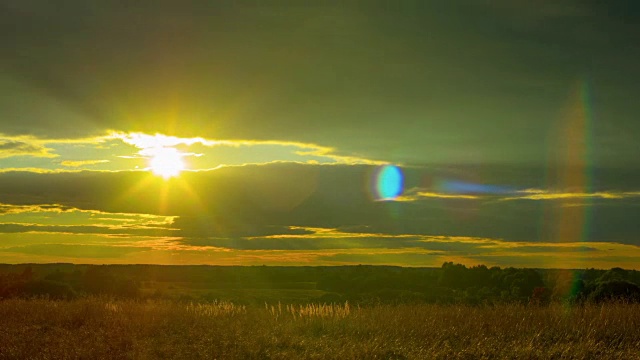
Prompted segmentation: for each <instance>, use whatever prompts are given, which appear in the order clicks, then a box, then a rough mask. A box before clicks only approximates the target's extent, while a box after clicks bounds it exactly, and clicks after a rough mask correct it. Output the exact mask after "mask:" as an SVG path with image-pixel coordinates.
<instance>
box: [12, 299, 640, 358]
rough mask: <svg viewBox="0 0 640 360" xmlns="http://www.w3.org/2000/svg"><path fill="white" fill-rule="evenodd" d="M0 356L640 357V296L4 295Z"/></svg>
mask: <svg viewBox="0 0 640 360" xmlns="http://www.w3.org/2000/svg"><path fill="white" fill-rule="evenodd" d="M0 345H1V346H0V359H200V358H202V359H537V358H540V359H547V358H553V359H594V358H606V359H636V358H640V304H624V303H608V304H600V305H597V304H583V305H574V306H567V305H562V304H550V305H545V306H536V305H525V304H498V305H492V306H471V305H438V304H404V305H403V304H399V305H375V306H358V305H351V304H349V303H348V302H347V303H341V304H330V305H325V304H297V305H287V304H264V305H262V306H245V305H236V304H233V303H231V302H226V301H214V302H210V303H191V302H179V301H168V300H152V299H147V300H140V299H134V300H122V299H121V300H116V299H113V298H108V297H83V298H78V299H74V300H48V299H21V298H14V299H6V300H2V301H0Z"/></svg>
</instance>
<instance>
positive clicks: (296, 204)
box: [0, 163, 638, 247]
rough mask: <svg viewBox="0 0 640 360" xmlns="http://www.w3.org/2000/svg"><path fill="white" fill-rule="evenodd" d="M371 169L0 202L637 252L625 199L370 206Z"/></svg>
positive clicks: (416, 175) (94, 183)
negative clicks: (608, 244)
mask: <svg viewBox="0 0 640 360" xmlns="http://www.w3.org/2000/svg"><path fill="white" fill-rule="evenodd" d="M374 170H375V168H374V167H372V166H346V165H325V166H320V165H303V164H293V163H279V164H270V165H251V166H249V165H247V166H238V167H226V168H220V169H217V170H213V171H206V172H192V173H189V172H185V173H183V174H182V175H181V176H180V177H178V178H174V179H170V180H168V181H165V180H163V179H161V178H158V177H156V176H153V175H151V174H149V173H146V172H114V173H110V172H89V171H85V172H76V173H50V174H36V173H26V172H8V173H0V202H2V203H5V204H13V205H37V204H60V206H66V207H74V208H78V209H84V210H99V211H104V212H118V213H143V214H158V215H175V216H179V218H178V219H176V220H175V223H174V224H173V227H174V228H176V229H179V231H177V232H176V234H178V235H183V236H185V237H193V238H216V237H224V238H240V237H258V236H268V235H281V234H284V235H301V236H300V237H304V236H303V235H305V234H309V232H310V231H314V230H312V229H309V228H313V227H317V228H325V229H332V228H333V229H338V230H339V231H341V232H345V233H354V234H356V233H362V232H365V233H372V234H376V233H380V234H414V235H442V236H471V237H480V238H498V239H504V240H507V241H545V242H577V241H612V242H620V243H627V244H638V239H637V236H636V233H637V224H636V223H637V214H638V206H637V205H636V204H635V203H634V202H632V201H630V200H628V199H598V200H597V201H593V202H585V203H584V204H582V205H583V206H569V207H565V206H564V205H565V204H564V203H563V202H562V201H561V200H558V199H554V200H549V201H543V200H517V201H499V197H497V196H496V195H491V194H483V196H480V197H479V199H477V200H467V199H447V198H442V199H441V198H436V199H432V198H425V199H421V200H419V201H410V202H404V201H374V196H373V195H372V194H371V189H372V187H373V183H372V181H373V180H372V179H374V177H375V173H376V172H375V171H374ZM477 170H478V169H476V170H473V169H466V170H464V169H458V171H457V173H459V174H467V176H470V175H469V174H470V173H472V172H473V171H477ZM497 172H498V173H501V172H499V171H497ZM502 172H503V173H510V172H513V169H512V170H510V171H502ZM452 173H455V172H453V171H451V170H447V171H446V172H442V171H437V170H429V169H418V168H413V169H412V168H407V169H406V171H405V175H406V184H407V185H408V186H414V185H416V184H420V183H423V184H426V185H427V186H431V187H432V188H434V189H437V188H438V185H437V183H438V181H440V180H438V181H435V182H433V181H432V179H433V178H437V179H447V178H449V177H451V176H452V175H451V174H452ZM527 173H528V174H531V173H535V172H532V171H528V172H525V175H526V174H527ZM441 174H444V175H441ZM487 178H490V177H489V176H487ZM501 178H502V179H503V180H504V179H508V178H509V177H501ZM510 178H512V179H518V178H526V176H522V175H517V176H516V175H512V176H511V177H510ZM425 179H426V180H425ZM504 181H506V180H504ZM525 181H528V182H530V183H531V182H540V180H535V179H525ZM430 182H432V184H431V185H429V183H430ZM513 184H517V183H512V185H513ZM485 195H486V196H485ZM505 196H508V195H505ZM291 226H294V227H301V228H303V229H300V228H290V227H291ZM89 230H90V229H87V231H89ZM113 231H116V230H113ZM129 231H133V230H129ZM141 231H142V230H141ZM216 241H218V240H216ZM219 241H222V240H219ZM225 241H227V240H225ZM363 241H364V240H363ZM385 241H386V240H385ZM398 241H399V242H402V241H405V240H398ZM235 244H238V245H237V246H247V247H250V246H251V245H250V244H257V243H247V242H238V243H235Z"/></svg>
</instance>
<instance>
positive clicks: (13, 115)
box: [0, 0, 640, 269]
mask: <svg viewBox="0 0 640 360" xmlns="http://www.w3.org/2000/svg"><path fill="white" fill-rule="evenodd" d="M0 42H1V43H2V44H3V51H2V52H0V262H2V263H47V262H71V263H99V264H103V263H105V264H121V263H150V264H215V265H263V264H264V265H347V264H375V265H382V264H384V265H401V266H440V265H441V264H442V263H443V262H445V261H453V262H459V263H463V264H466V265H476V264H486V265H491V266H503V267H504V266H517V267H538V268H591V267H595V268H611V267H624V268H635V269H640V265H639V264H640V261H638V260H640V227H639V226H638V220H637V219H638V216H640V156H638V154H639V151H638V150H639V148H638V145H637V139H638V138H640V121H639V120H640V119H638V114H640V102H638V101H637V100H636V99H635V96H634V95H637V94H640V83H639V82H638V81H637V79H638V78H640V67H638V66H637V64H638V63H639V62H640V47H638V46H637V44H638V43H640V4H638V3H637V1H634V0H616V1H609V2H603V1H595V0H566V1H562V2H557V1H553V0H539V1H525V0H476V1H471V0H469V1H463V0H460V1H435V0H422V1H401V2H384V1H367V2H356V1H346V2H343V1H341V2H333V1H326V2H298V1H292V2H286V1H285V2H282V1H278V2H275V1H264V2H250V1H233V2H232V1H216V2H208V1H206V2H205V1H202V2H199V1H194V2H188V3H187V2H181V1H165V0H157V1H146V0H143V1H137V2H135V4H133V3H123V2H115V1H114V2H101V3H96V2H87V1H78V0H71V1H65V2H57V3H51V2H46V1H39V0H21V1H3V2H2V3H1V4H0Z"/></svg>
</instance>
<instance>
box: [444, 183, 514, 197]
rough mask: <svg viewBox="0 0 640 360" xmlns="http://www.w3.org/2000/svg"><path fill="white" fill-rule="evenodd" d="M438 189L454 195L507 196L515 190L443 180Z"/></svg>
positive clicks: (505, 187)
mask: <svg viewBox="0 0 640 360" xmlns="http://www.w3.org/2000/svg"><path fill="white" fill-rule="evenodd" d="M439 187H440V189H441V190H442V191H444V192H448V193H456V194H509V193H514V192H516V191H517V189H515V188H512V187H507V186H498V185H485V184H476V183H469V182H463V181H455V180H445V181H443V182H441V183H440V186H439Z"/></svg>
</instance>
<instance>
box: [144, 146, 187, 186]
mask: <svg viewBox="0 0 640 360" xmlns="http://www.w3.org/2000/svg"><path fill="white" fill-rule="evenodd" d="M150 153H151V154H150V155H151V158H150V160H149V169H150V170H151V172H153V173H154V174H156V175H158V176H162V177H163V178H165V179H168V178H170V177H174V176H178V175H180V172H182V170H184V161H183V160H182V157H183V156H184V154H183V153H181V152H180V151H178V150H176V149H174V148H165V147H161V148H155V149H153V151H152V152H150Z"/></svg>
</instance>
